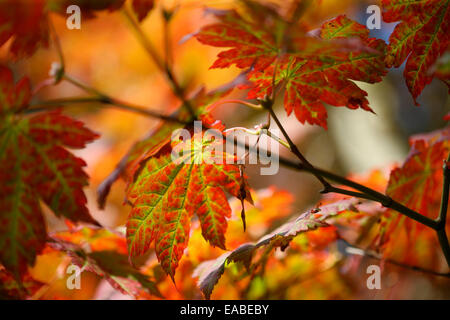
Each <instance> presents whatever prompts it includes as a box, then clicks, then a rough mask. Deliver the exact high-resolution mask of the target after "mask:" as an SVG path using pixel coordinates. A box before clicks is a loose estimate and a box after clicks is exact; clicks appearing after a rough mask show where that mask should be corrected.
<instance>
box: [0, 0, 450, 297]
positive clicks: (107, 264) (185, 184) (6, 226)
mask: <svg viewBox="0 0 450 320" xmlns="http://www.w3.org/2000/svg"><path fill="white" fill-rule="evenodd" d="M68 2H69V1H57V0H38V1H34V2H32V3H30V4H28V3H27V5H24V3H22V2H20V1H19V2H17V1H12V0H0V27H1V28H0V45H3V44H5V43H6V42H7V41H9V40H10V39H12V40H11V46H10V52H11V54H12V56H13V57H14V58H20V57H25V56H30V55H32V54H33V53H34V52H35V51H36V49H37V48H38V47H39V46H48V44H49V38H50V30H51V28H50V27H49V25H50V22H49V20H48V16H49V13H50V12H56V13H60V14H64V13H65V11H64V10H65V8H66V7H67V5H68ZM124 2H125V1H124V0H104V1H95V2H94V1H84V0H80V1H70V4H77V5H79V6H80V7H81V9H82V12H83V13H84V14H85V15H86V17H94V16H95V12H96V11H99V10H110V11H112V10H116V9H119V8H121V7H122V6H123V5H124ZM243 3H244V10H243V11H242V12H240V11H237V10H227V11H215V12H214V13H215V16H216V18H217V20H218V21H217V22H216V23H214V24H211V25H207V26H205V27H203V28H201V30H200V31H199V32H197V33H196V34H195V37H196V38H197V40H199V41H200V42H202V43H204V44H207V45H211V46H215V47H221V48H229V49H228V50H226V51H223V52H221V53H219V56H218V59H217V60H216V61H215V62H214V64H213V65H212V68H228V67H231V66H233V65H234V66H236V67H238V68H240V69H244V70H245V71H246V72H245V77H246V82H245V83H242V81H240V80H241V79H240V78H239V79H238V80H236V81H233V82H232V83H231V84H229V85H226V86H224V87H222V88H219V89H218V90H215V91H212V92H206V91H205V90H200V91H198V92H197V93H196V94H194V95H193V96H192V97H191V98H189V99H185V101H183V102H182V104H181V106H180V108H179V109H178V110H177V111H175V113H174V116H176V117H177V119H178V121H177V122H170V123H168V122H162V123H161V124H160V125H159V126H158V127H157V128H155V129H154V130H153V131H152V132H151V133H150V134H149V135H148V137H146V138H145V139H143V140H142V141H140V142H138V143H136V144H135V145H134V146H133V147H132V149H131V150H130V151H129V152H128V154H127V155H126V156H125V157H124V158H123V160H122V161H121V163H120V164H119V165H118V167H117V169H116V170H115V172H114V173H113V174H112V175H111V176H110V177H109V178H108V179H107V180H106V181H105V183H104V184H103V185H102V186H101V188H100V192H99V204H100V206H104V204H105V201H106V196H107V194H108V192H109V190H110V188H111V185H112V183H113V182H114V181H115V180H117V178H119V177H122V178H123V179H124V180H125V181H126V182H127V187H126V203H127V204H129V205H131V207H132V208H131V212H130V214H129V217H128V220H127V223H126V229H127V230H126V240H125V238H124V237H121V236H119V235H114V234H111V233H109V232H107V231H105V230H101V229H95V228H85V229H81V230H78V229H73V228H71V229H70V230H69V231H68V232H65V233H64V232H63V233H58V234H50V235H49V234H47V232H46V227H45V221H44V218H43V215H42V209H41V207H40V203H39V202H40V201H42V202H43V203H45V204H46V205H47V206H48V207H49V208H50V209H51V210H52V211H53V212H54V213H55V214H56V215H57V216H63V217H64V218H66V219H68V220H70V221H72V222H75V223H78V222H84V223H90V224H92V225H96V224H98V223H97V222H96V221H95V220H94V219H93V218H92V217H91V216H90V214H89V212H88V210H87V208H86V197H85V195H84V193H83V190H82V188H83V187H84V186H86V185H87V183H88V177H87V175H86V173H85V172H84V171H83V167H84V166H85V163H84V161H83V160H81V159H79V158H77V157H75V156H74V155H73V154H72V153H70V152H69V151H68V150H67V148H75V149H76V148H83V147H84V146H85V145H86V144H87V143H89V142H91V141H93V140H94V139H96V138H97V137H98V136H97V134H95V133H93V132H92V131H90V130H89V129H87V128H86V127H84V125H83V124H82V123H81V122H79V121H76V120H74V119H72V118H69V117H67V116H64V115H62V114H61V112H60V111H53V112H42V113H38V114H37V115H31V116H30V115H28V114H27V113H28V111H29V110H30V109H29V107H30V106H29V105H30V99H31V93H30V92H31V90H30V84H29V81H28V80H27V78H23V79H22V80H20V81H19V82H17V83H15V82H14V80H13V75H12V72H11V71H10V70H9V69H8V68H5V67H1V68H0V121H1V122H0V180H1V186H0V263H1V265H3V267H4V268H2V269H1V270H0V278H1V280H2V282H1V283H2V284H1V286H0V296H2V297H3V296H5V297H13V298H14V297H24V296H30V295H31V296H32V295H33V294H34V293H35V292H36V291H37V290H38V289H39V287H40V286H42V283H40V282H39V281H37V280H34V279H32V278H30V275H29V274H28V273H27V271H28V266H33V265H34V264H35V261H36V257H37V255H38V254H40V253H41V252H43V250H46V251H51V250H56V251H57V252H60V253H61V254H64V255H67V256H68V257H70V258H71V262H72V263H74V264H76V265H78V266H80V267H82V268H83V269H84V270H86V271H89V272H91V273H94V274H96V275H98V276H100V277H102V278H104V279H105V280H106V281H108V282H109V283H110V284H111V285H112V286H113V287H114V288H116V289H117V290H119V291H121V292H123V293H127V294H131V295H132V296H134V297H136V298H147V297H148V294H152V295H154V296H158V297H161V296H162V294H161V293H160V291H159V290H158V288H157V287H156V283H155V282H154V281H153V280H154V279H152V280H150V278H149V277H148V275H147V274H145V273H142V272H141V271H140V270H137V269H135V268H134V267H133V266H131V265H130V264H129V263H128V259H127V257H126V255H127V254H128V256H129V258H130V259H129V260H130V261H131V262H132V263H135V262H136V259H137V258H139V257H142V256H144V257H145V256H147V255H148V254H149V253H151V252H152V250H151V247H152V244H153V243H154V247H155V253H156V258H157V259H158V261H159V263H160V265H161V267H162V269H163V270H164V272H165V273H166V274H168V275H169V276H170V277H171V278H172V280H173V281H175V272H176V270H177V268H178V267H179V266H180V264H181V258H182V256H183V255H184V253H185V252H186V248H187V247H188V242H189V238H190V234H191V233H192V232H195V231H192V230H191V229H194V230H195V227H197V226H199V227H200V228H201V235H202V237H203V239H205V240H206V241H207V242H209V244H210V245H212V246H213V247H218V248H220V249H222V250H226V248H227V245H226V243H227V239H226V238H225V233H226V231H227V229H228V220H229V218H230V217H231V214H232V208H231V206H230V202H229V200H228V198H227V194H229V195H232V196H234V197H235V198H237V199H239V200H240V201H241V205H242V206H243V207H244V200H247V202H249V203H253V200H252V196H251V193H250V189H249V186H248V183H247V180H246V176H245V175H244V174H243V172H242V167H240V166H239V165H235V164H224V162H225V163H226V161H224V159H228V158H234V157H235V155H234V154H226V153H215V152H216V149H215V148H214V144H216V143H218V142H217V141H218V140H217V139H212V138H211V137H207V136H205V134H204V132H195V131H194V127H192V124H191V122H192V120H194V119H198V120H201V121H202V124H203V126H204V127H205V128H214V129H217V130H218V131H219V132H222V134H225V133H224V129H225V127H224V126H223V125H222V124H221V123H220V122H218V121H215V120H214V119H213V118H212V116H211V109H212V106H213V102H215V101H216V100H218V99H221V98H223V97H224V96H225V95H227V94H228V93H229V92H230V89H232V88H234V87H240V88H243V89H248V90H249V91H248V96H247V97H248V98H249V99H257V100H258V101H259V102H261V101H268V99H273V98H274V97H275V96H276V94H277V93H278V91H282V90H284V107H285V110H286V112H287V114H288V115H289V114H291V113H292V112H294V114H295V116H296V118H297V119H298V120H299V121H300V122H301V123H310V124H315V125H319V126H321V127H323V128H327V112H326V108H325V106H326V105H331V106H345V107H347V108H350V109H357V108H361V109H363V110H366V111H372V109H371V108H370V107H369V103H368V100H367V98H366V96H367V93H366V92H365V91H363V90H362V89H361V88H359V87H358V85H357V84H355V82H353V81H362V82H367V83H376V82H379V81H381V80H382V76H384V75H385V74H386V72H387V67H391V66H396V67H398V66H400V65H401V64H402V63H403V62H404V61H405V60H406V59H407V63H406V67H405V78H406V82H407V84H408V87H409V89H410V91H411V93H412V95H413V97H414V99H416V98H417V97H418V95H419V94H420V92H421V91H422V90H423V88H424V87H425V85H426V84H428V83H429V82H430V81H431V79H432V78H433V76H437V77H439V78H441V79H443V80H444V82H446V83H448V81H449V78H448V76H449V74H448V63H447V62H448V61H447V62H446V61H445V57H446V55H445V52H447V51H448V44H449V38H448V34H449V30H448V29H449V28H448V21H449V16H448V15H449V13H448V12H449V10H450V9H449V3H450V2H449V1H448V0H432V1H427V2H426V3H425V4H424V1H409V2H407V3H405V2H404V1H396V0H383V7H384V9H385V10H384V13H383V17H384V20H385V21H386V22H393V21H402V22H401V23H400V24H398V25H397V27H396V28H395V30H394V32H393V34H392V35H391V37H390V41H389V44H388V45H386V43H385V42H384V41H382V40H380V39H374V38H370V37H369V31H368V30H367V29H366V27H365V26H363V25H361V24H359V23H357V22H355V21H353V20H351V19H349V18H347V17H346V16H344V15H341V16H338V17H337V18H334V19H332V20H330V21H328V22H326V23H324V24H323V25H322V26H321V27H320V28H319V29H312V28H311V27H310V26H307V25H306V24H304V23H303V22H302V20H301V17H302V15H303V14H304V11H305V10H306V6H304V5H303V4H304V3H305V2H303V1H294V2H293V3H294V6H293V7H292V10H290V11H289V12H291V15H290V16H285V15H282V14H280V12H279V11H278V10H277V9H276V8H273V7H271V6H266V5H262V4H259V3H257V2H253V1H244V2H243ZM132 6H133V9H134V10H135V13H136V15H137V18H138V20H139V21H142V20H143V19H144V18H145V17H146V16H147V15H148V12H149V11H150V10H151V8H152V7H153V1H149V0H147V1H145V0H133V2H132ZM23 21H26V23H23ZM447 60H448V58H447ZM183 100H184V99H183ZM178 129H186V130H188V131H189V132H190V133H191V134H192V136H193V137H192V138H191V139H190V140H187V141H181V140H179V141H176V140H174V139H171V137H172V133H173V132H174V131H175V130H178ZM449 139H450V137H449V131H448V129H446V130H443V131H440V132H435V133H432V134H429V135H427V136H420V137H415V138H413V139H412V140H411V146H412V148H411V152H410V155H409V156H408V158H407V159H406V161H405V163H404V164H403V165H402V166H401V167H399V168H396V169H394V170H393V171H392V173H391V176H390V179H389V182H388V183H387V188H386V193H387V195H388V196H390V197H392V198H393V199H394V200H396V201H399V202H400V203H402V204H404V205H406V206H407V207H409V208H411V209H412V210H415V211H417V212H420V213H421V214H423V215H425V216H427V217H430V218H434V217H435V215H436V212H438V211H439V202H440V197H441V192H440V189H441V188H442V184H443V181H442V179H443V178H442V170H441V165H442V160H443V159H445V157H446V156H447V154H448V153H449V151H450V150H449V148H450V146H449ZM223 143H224V142H223V141H222V142H219V144H223ZM212 150H213V151H212ZM174 153H182V154H183V157H182V158H181V159H179V161H178V162H177V161H173V158H172V156H173V154H174ZM205 153H206V154H207V155H209V157H208V160H211V159H212V161H205V159H204V155H205ZM184 160H186V161H184ZM36 164H38V165H36ZM276 210H279V208H274V209H273V210H272V211H276ZM271 214H273V212H272V213H271ZM378 215H382V217H381V223H380V224H378V225H377V228H378V230H377V231H376V232H369V235H374V239H372V240H373V241H371V244H372V245H373V246H375V249H381V250H382V251H383V254H384V257H385V258H393V259H395V260H396V261H400V262H404V263H407V264H410V265H423V264H424V261H425V262H426V263H425V267H430V268H438V267H439V264H440V262H441V260H442V259H441V257H440V256H439V254H438V251H437V250H436V248H437V247H438V246H437V244H436V239H434V238H433V236H434V233H432V232H431V231H430V230H429V229H426V228H425V227H424V226H422V225H420V224H418V223H416V222H413V221H411V220H409V219H407V218H405V217H404V216H402V215H399V214H398V213H396V212H395V211H393V210H391V209H381V208H380V207H377V208H376V209H374V208H373V207H370V206H368V205H367V204H366V203H364V204H363V203H360V202H359V201H358V200H355V199H346V200H342V199H340V198H334V199H331V200H329V203H328V204H327V205H322V206H318V207H316V208H314V209H312V210H310V211H307V212H306V213H304V214H302V215H301V216H299V217H297V218H295V219H294V220H293V221H290V222H288V223H286V224H283V225H282V226H281V227H279V228H277V229H276V230H274V231H273V232H271V233H269V234H268V235H266V236H264V237H262V238H261V239H259V240H257V241H256V242H249V243H244V244H241V245H239V246H233V247H235V249H234V250H233V251H231V252H227V253H225V254H222V255H221V256H220V257H219V258H217V259H216V260H214V261H207V262H204V263H203V264H201V265H200V266H199V267H198V268H197V271H196V272H195V276H199V278H200V279H199V286H200V288H201V290H202V291H203V292H204V294H205V296H206V297H207V298H209V297H210V295H211V293H212V290H213V287H214V286H215V284H216V283H217V282H218V280H219V278H220V277H221V276H222V275H223V273H224V271H225V268H226V267H227V266H228V265H229V263H231V262H239V263H241V262H242V263H243V264H244V265H245V266H246V269H247V272H248V273H250V274H252V277H253V275H254V274H255V273H256V272H261V270H264V268H265V266H266V265H267V262H268V261H269V257H270V255H271V254H272V253H273V251H274V250H273V249H275V248H281V249H282V250H284V249H286V248H287V247H288V246H291V247H294V248H295V247H296V248H297V249H298V251H301V252H304V251H308V250H310V249H314V248H315V249H317V252H318V254H317V255H314V259H313V260H314V261H321V263H322V262H323V261H324V260H326V259H323V256H321V255H322V251H321V250H319V249H323V248H324V247H326V246H328V245H330V244H331V243H334V242H335V241H336V240H337V239H341V238H346V236H345V235H344V232H340V231H338V227H337V226H338V225H342V224H344V225H346V226H347V229H349V228H350V229H352V230H354V232H355V233H356V234H357V235H360V234H362V232H361V228H362V229H364V231H368V230H369V229H371V228H370V225H369V226H367V228H366V225H365V222H367V221H368V220H370V221H372V219H371V218H372V217H375V216H378ZM267 220H269V219H267ZM362 220H364V221H363V222H361V221H362ZM244 228H245V221H244ZM369 231H370V230H369ZM305 234H307V236H305V237H304V238H302V239H307V241H306V242H302V241H299V240H298V239H300V238H301V237H302V236H304V235H305ZM399 241H402V243H405V242H406V243H415V244H416V245H421V246H423V247H426V250H414V249H415V248H414V247H413V246H407V247H405V246H403V245H398V242H399ZM263 248H264V252H263V253H262V254H261V255H260V256H259V259H258V260H257V262H256V263H255V264H253V263H252V261H253V260H255V259H254V258H255V256H256V255H257V252H258V251H261V250H262V249H263ZM423 252H425V256H422V253H423ZM327 257H328V256H327ZM331 260H333V259H331ZM327 261H328V260H327ZM135 264H137V263H135ZM252 279H256V278H252Z"/></svg>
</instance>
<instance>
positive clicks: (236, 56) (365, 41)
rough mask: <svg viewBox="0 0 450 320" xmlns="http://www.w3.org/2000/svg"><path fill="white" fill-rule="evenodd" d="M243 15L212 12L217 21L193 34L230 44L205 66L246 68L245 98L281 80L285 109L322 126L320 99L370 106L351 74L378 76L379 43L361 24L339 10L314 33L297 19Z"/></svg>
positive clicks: (375, 79) (323, 111)
mask: <svg viewBox="0 0 450 320" xmlns="http://www.w3.org/2000/svg"><path fill="white" fill-rule="evenodd" d="M248 15H249V16H250V17H249V18H247V19H246V18H244V17H242V16H241V15H239V14H238V13H237V12H235V11H225V12H222V11H220V12H218V13H217V14H216V16H217V18H218V20H219V22H218V23H215V24H212V25H207V26H205V27H203V28H202V29H201V30H200V31H199V32H198V33H197V34H196V35H195V36H196V38H197V40H199V41H200V42H202V43H204V44H207V45H211V46H215V47H231V49H229V50H227V51H222V52H220V53H219V55H218V59H217V60H216V61H215V62H214V64H213V65H212V66H211V68H228V67H230V66H231V65H236V66H237V67H238V68H251V71H250V72H249V73H248V80H249V81H250V82H251V85H249V86H245V88H250V91H249V93H248V98H250V99H255V98H258V99H265V98H266V97H267V96H270V95H271V94H272V91H273V88H272V84H275V86H279V85H283V86H284V87H285V96H284V106H285V109H286V112H287V114H288V115H290V114H291V113H292V112H294V114H295V116H296V117H297V119H298V120H299V121H300V122H301V123H305V122H308V123H310V124H317V125H320V126H322V127H324V128H327V121H326V119H327V111H326V109H325V103H326V104H330V105H333V106H346V107H348V108H350V109H356V108H362V109H364V110H367V111H371V109H370V107H369V103H368V101H367V99H366V96H367V93H366V92H365V91H363V90H361V89H360V88H359V87H358V86H357V85H356V84H355V83H354V82H353V81H352V80H357V81H363V82H368V83H375V82H379V81H381V76H383V75H384V74H385V73H386V71H385V66H384V62H383V58H384V51H385V43H384V42H383V41H382V40H378V39H373V38H369V30H367V29H366V27H364V26H363V25H360V24H358V23H356V22H354V21H352V20H350V19H348V18H346V17H345V16H339V17H337V18H335V19H333V20H331V21H329V22H327V23H325V24H324V25H323V26H322V27H321V29H320V30H319V31H320V32H319V35H318V36H314V33H308V31H310V30H307V29H306V28H305V27H304V26H302V25H299V26H295V25H294V26H292V25H290V24H288V23H287V22H286V21H284V22H283V19H282V17H280V16H277V18H278V19H275V20H276V21H277V22H276V23H274V25H273V26H272V27H271V28H269V27H264V26H262V24H261V22H260V21H258V20H252V17H253V16H254V15H255V13H254V12H252V11H251V10H250V13H249V14H248ZM287 30H288V31H289V32H288V31H287ZM283 32H286V34H285V36H282V35H283ZM315 33H317V32H315ZM280 34H281V35H280ZM291 34H294V35H295V36H290V35H291ZM287 40H289V41H287Z"/></svg>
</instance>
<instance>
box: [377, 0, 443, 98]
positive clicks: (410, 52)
mask: <svg viewBox="0 0 450 320" xmlns="http://www.w3.org/2000/svg"><path fill="white" fill-rule="evenodd" d="M382 5H383V10H384V11H383V19H384V21H386V22H396V21H401V22H400V23H399V24H398V25H397V26H396V27H395V29H394V31H393V32H392V34H391V36H390V37H389V46H388V48H387V56H386V64H387V66H388V67H392V66H394V67H399V66H401V65H402V64H403V62H404V61H405V60H406V66H405V71H404V73H403V74H404V76H405V80H406V84H407V86H408V89H409V91H410V92H411V94H412V96H413V98H414V100H416V99H417V97H418V96H419V95H420V93H421V92H422V90H423V88H424V87H425V86H426V85H427V84H429V83H430V82H431V80H432V79H433V74H432V73H430V68H431V67H432V66H433V65H434V64H435V62H436V60H437V58H438V57H439V56H440V55H442V54H443V53H444V52H445V51H446V50H447V49H448V46H449V41H450V38H449V32H450V28H449V23H450V22H449V21H450V1H448V0H430V1H419V0H415V1H414V0H413V1H403V0H383V1H382ZM416 104H417V102H416Z"/></svg>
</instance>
